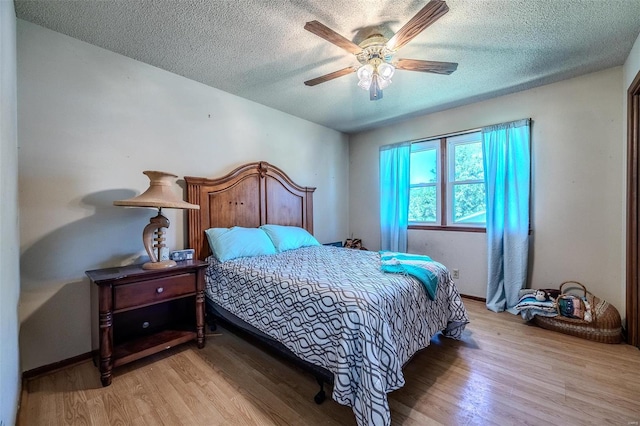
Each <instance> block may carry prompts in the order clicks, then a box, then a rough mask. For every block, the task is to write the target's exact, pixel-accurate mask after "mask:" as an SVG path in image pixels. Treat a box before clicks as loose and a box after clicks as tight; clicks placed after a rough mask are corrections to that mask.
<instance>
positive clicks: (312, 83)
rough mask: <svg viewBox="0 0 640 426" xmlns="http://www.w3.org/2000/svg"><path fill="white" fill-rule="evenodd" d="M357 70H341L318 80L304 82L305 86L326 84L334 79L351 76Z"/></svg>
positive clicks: (349, 68) (351, 68) (354, 68)
mask: <svg viewBox="0 0 640 426" xmlns="http://www.w3.org/2000/svg"><path fill="white" fill-rule="evenodd" d="M356 69H357V68H356V67H347V68H343V69H341V70H339V71H334V72H332V73H329V74H325V75H323V76H320V77H316V78H314V79H311V80H307V81H305V82H304V84H306V85H307V86H315V85H316V84H320V83H324V82H325V81H329V80H333V79H334V78H338V77H342V76H343V75H347V74H351V73H352V72H355V71H356Z"/></svg>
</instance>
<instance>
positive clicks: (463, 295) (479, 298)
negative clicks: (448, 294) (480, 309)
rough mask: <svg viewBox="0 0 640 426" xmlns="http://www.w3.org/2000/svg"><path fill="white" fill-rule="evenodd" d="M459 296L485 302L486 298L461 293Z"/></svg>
mask: <svg viewBox="0 0 640 426" xmlns="http://www.w3.org/2000/svg"><path fill="white" fill-rule="evenodd" d="M460 297H464V298H465V299H471V300H477V301H478V302H485V303H487V299H485V298H484V297H478V296H470V295H468V294H461V295H460Z"/></svg>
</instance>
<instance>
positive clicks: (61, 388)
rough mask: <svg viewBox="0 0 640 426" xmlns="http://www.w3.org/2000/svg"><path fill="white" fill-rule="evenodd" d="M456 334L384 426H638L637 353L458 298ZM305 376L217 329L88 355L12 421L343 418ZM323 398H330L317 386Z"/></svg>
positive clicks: (430, 353) (437, 344)
mask: <svg viewBox="0 0 640 426" xmlns="http://www.w3.org/2000/svg"><path fill="white" fill-rule="evenodd" d="M465 305H466V306H467V309H468V310H469V315H470V319H471V323H470V324H469V325H468V326H467V330H466V331H465V334H464V338H463V339H462V340H461V341H453V340H449V339H446V338H443V337H436V338H434V339H433V341H432V344H431V346H429V347H428V348H427V349H425V350H423V351H421V352H419V353H418V354H417V355H416V356H415V357H414V359H413V360H412V361H411V362H409V364H407V366H406V367H405V369H404V374H405V379H406V385H405V386H404V387H403V388H402V389H400V390H398V391H395V392H392V393H391V394H390V395H389V403H390V406H391V415H392V419H393V424H394V425H400V424H402V425H431V424H446V425H467V424H480V425H491V424H496V425H506V424H517V425H521V424H527V425H548V424H553V425H590V424H593V425H603V424H615V425H638V422H640V351H639V350H638V349H636V348H634V347H631V346H628V345H606V344H602V343H594V342H589V341H586V340H582V339H578V338H574V337H570V336H564V335H562V334H558V333H555V332H551V331H546V330H542V329H540V328H537V327H535V326H532V325H527V324H525V323H523V321H522V320H521V319H520V318H519V317H516V316H513V315H511V314H508V313H502V314H495V313H492V312H489V311H487V310H486V309H485V307H484V304H483V303H481V302H477V301H473V300H469V299H465ZM317 391H318V386H317V384H316V382H315V380H314V379H313V378H312V377H311V376H309V375H308V374H307V373H304V372H302V371H301V370H298V369H297V368H293V367H290V366H289V365H288V364H287V363H285V362H281V361H280V360H279V359H278V358H276V357H273V356H271V355H269V354H268V353H265V352H264V351H262V350H261V349H259V348H256V347H255V346H253V345H251V344H249V343H247V342H246V341H244V340H243V339H241V338H239V337H237V336H236V335H234V334H233V333H231V332H229V331H227V330H225V329H222V328H218V331H217V332H216V333H212V334H210V335H209V336H207V343H206V347H205V348H204V349H202V350H198V349H197V348H196V347H195V345H184V346H182V347H177V348H174V349H171V350H170V351H167V352H165V353H164V354H158V355H155V356H153V357H150V358H147V359H145V360H140V361H138V362H135V363H132V364H129V365H126V366H123V367H120V368H118V369H116V370H115V375H114V378H113V384H112V385H111V386H109V387H106V388H103V387H101V385H100V380H99V375H98V371H97V369H96V368H95V367H94V366H93V363H92V362H91V361H87V362H84V363H81V364H79V365H76V366H73V367H69V368H66V369H63V370H61V371H57V372H54V373H51V374H48V375H45V376H42V377H39V378H35V379H31V380H29V381H27V382H26V383H25V385H24V389H23V397H22V406H21V408H20V413H19V419H18V424H19V425H20V426H32V425H62V424H73V425H83V424H90V425H118V424H131V425H162V424H164V425H171V426H174V425H296V426H297V425H354V424H355V420H354V418H353V414H352V412H351V409H350V408H348V407H344V406H341V405H339V404H337V403H336V402H334V401H333V400H331V399H330V397H329V398H327V400H326V401H325V402H324V403H323V404H322V405H316V404H315V403H314V402H313V396H314V395H315V393H316V392H317ZM328 394H329V395H330V393H328Z"/></svg>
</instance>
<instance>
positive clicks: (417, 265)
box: [379, 251, 438, 300]
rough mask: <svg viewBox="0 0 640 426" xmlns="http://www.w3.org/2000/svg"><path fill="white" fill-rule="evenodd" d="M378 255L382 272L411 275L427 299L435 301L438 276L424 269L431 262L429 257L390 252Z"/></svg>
mask: <svg viewBox="0 0 640 426" xmlns="http://www.w3.org/2000/svg"><path fill="white" fill-rule="evenodd" d="M379 253H380V269H381V270H382V272H388V273H392V274H404V275H411V276H412V277H415V278H417V279H418V281H420V282H421V283H422V285H423V286H424V288H425V289H426V290H427V295H428V296H429V299H431V300H435V298H436V291H437V290H438V276H437V275H436V274H434V273H433V272H431V270H430V269H428V268H427V267H426V264H428V263H431V262H433V261H432V260H431V258H430V257H429V256H421V255H418V254H406V253H396V252H391V251H381V252H379Z"/></svg>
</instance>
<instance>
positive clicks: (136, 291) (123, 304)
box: [113, 274, 196, 310]
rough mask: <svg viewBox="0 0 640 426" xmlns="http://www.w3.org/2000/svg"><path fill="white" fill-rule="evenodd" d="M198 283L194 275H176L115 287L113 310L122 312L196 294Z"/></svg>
mask: <svg viewBox="0 0 640 426" xmlns="http://www.w3.org/2000/svg"><path fill="white" fill-rule="evenodd" d="M195 292H196V283H195V278H194V275H193V274H181V275H174V276H172V277H167V278H160V279H155V280H149V281H141V282H138V283H135V284H126V285H122V286H117V287H115V291H114V296H113V309H114V310H120V309H126V308H131V307H134V306H135V307H137V306H140V305H148V304H152V303H156V302H161V301H163V300H168V299H171V298H174V297H178V296H183V295H187V294H195Z"/></svg>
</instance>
